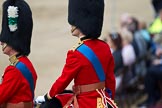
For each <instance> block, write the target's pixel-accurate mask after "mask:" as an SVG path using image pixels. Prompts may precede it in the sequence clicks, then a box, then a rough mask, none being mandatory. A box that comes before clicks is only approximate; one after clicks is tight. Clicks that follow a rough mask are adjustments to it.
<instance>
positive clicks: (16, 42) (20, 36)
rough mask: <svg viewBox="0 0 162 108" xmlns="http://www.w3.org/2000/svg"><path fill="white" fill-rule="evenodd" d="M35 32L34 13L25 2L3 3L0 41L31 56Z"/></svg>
mask: <svg viewBox="0 0 162 108" xmlns="http://www.w3.org/2000/svg"><path fill="white" fill-rule="evenodd" d="M32 30H33V19H32V12H31V9H30V7H29V5H28V4H27V3H26V2H25V1H24V0H6V1H5V2H4V3H3V15H2V30H1V34H0V41H1V42H5V43H7V44H8V45H9V46H11V47H12V48H13V49H15V50H16V51H18V52H19V53H21V54H22V55H26V56H27V55H29V53H30V43H31V37H32Z"/></svg>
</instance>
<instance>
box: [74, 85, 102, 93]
mask: <svg viewBox="0 0 162 108" xmlns="http://www.w3.org/2000/svg"><path fill="white" fill-rule="evenodd" d="M104 87H105V82H98V83H93V84H88V85H79V86H73V92H74V93H75V94H80V93H83V92H90V91H94V90H96V89H103V88H104Z"/></svg>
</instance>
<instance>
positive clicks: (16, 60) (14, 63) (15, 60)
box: [9, 55, 19, 66]
mask: <svg viewBox="0 0 162 108" xmlns="http://www.w3.org/2000/svg"><path fill="white" fill-rule="evenodd" d="M9 61H10V63H11V64H10V65H12V66H15V65H16V64H17V63H18V62H19V60H18V59H17V57H16V55H13V56H11V57H10V58H9Z"/></svg>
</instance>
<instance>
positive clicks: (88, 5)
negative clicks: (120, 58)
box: [68, 0, 104, 38]
mask: <svg viewBox="0 0 162 108" xmlns="http://www.w3.org/2000/svg"><path fill="white" fill-rule="evenodd" d="M103 14H104V0H69V5H68V22H69V24H70V25H73V26H76V27H77V28H79V29H80V30H81V31H82V32H83V33H84V34H85V35H86V36H87V37H90V38H98V37H99V36H100V35H101V31H102V25H103Z"/></svg>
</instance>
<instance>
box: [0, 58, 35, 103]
mask: <svg viewBox="0 0 162 108" xmlns="http://www.w3.org/2000/svg"><path fill="white" fill-rule="evenodd" d="M19 61H21V62H22V63H24V64H25V65H26V66H27V67H28V69H29V70H30V72H31V73H32V76H33V81H34V86H35V85H36V80H37V74H36V71H35V69H34V67H33V65H32V63H31V62H30V60H29V59H28V58H27V57H25V56H23V57H20V58H19ZM19 102H33V96H32V92H31V90H30V86H29V83H28V82H27V80H26V79H25V78H24V76H23V75H22V73H21V72H20V71H19V70H18V69H17V68H16V67H15V66H11V65H9V66H8V67H7V68H6V69H5V72H4V75H3V76H2V82H1V84H0V105H2V104H6V103H13V104H16V103H19Z"/></svg>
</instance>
